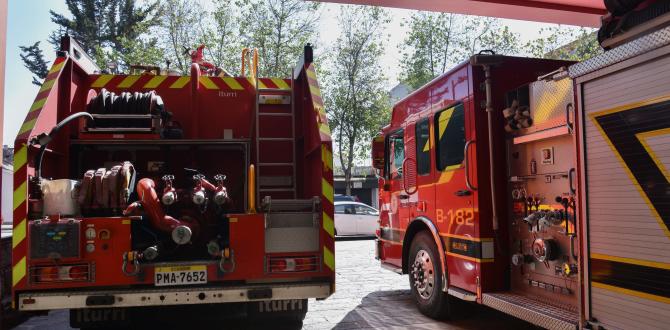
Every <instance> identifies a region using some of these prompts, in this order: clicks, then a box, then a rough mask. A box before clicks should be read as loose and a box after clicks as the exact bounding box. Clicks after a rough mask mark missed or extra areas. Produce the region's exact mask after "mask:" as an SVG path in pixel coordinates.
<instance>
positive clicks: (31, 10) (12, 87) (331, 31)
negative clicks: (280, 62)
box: [2, 0, 553, 145]
mask: <svg viewBox="0 0 670 330" xmlns="http://www.w3.org/2000/svg"><path fill="white" fill-rule="evenodd" d="M201 1H203V2H207V1H205V0H201ZM205 6H206V5H205ZM339 6H340V5H337V4H325V5H324V6H322V8H321V10H322V12H321V21H320V25H319V38H320V40H318V41H317V44H319V45H328V44H330V43H332V42H334V41H335V39H336V38H337V34H338V29H337V14H338V8H339ZM49 10H53V11H55V12H57V13H67V6H66V5H65V1H64V0H39V1H37V0H30V1H27V0H9V13H8V22H7V24H8V25H7V34H8V35H7V56H6V61H7V62H6V67H5V77H4V78H5V104H4V106H5V112H4V116H5V117H4V130H3V133H4V134H3V141H2V142H3V144H9V145H13V144H14V138H15V137H16V133H17V132H18V129H19V127H20V126H21V124H22V123H23V120H24V118H25V116H26V114H27V112H28V109H29V108H30V105H31V104H32V102H33V100H34V98H35V96H36V95H37V91H38V89H39V87H38V86H35V85H33V84H32V75H31V73H30V72H29V71H28V70H27V69H26V68H25V67H24V66H23V63H22V62H21V59H20V57H19V54H20V51H19V46H27V45H32V44H33V43H35V42H36V41H41V43H40V45H41V46H42V50H43V51H44V54H45V56H46V59H47V61H48V62H49V66H50V63H51V62H52V61H53V60H54V58H55V51H54V50H53V49H52V48H51V45H50V44H48V42H47V38H48V37H49V34H50V33H51V31H53V30H55V29H56V25H55V24H54V23H52V22H51V19H50V15H49ZM390 13H391V17H392V22H391V24H389V26H388V29H387V32H388V34H389V35H390V36H391V40H390V43H389V44H388V45H387V48H386V54H385V55H384V56H383V57H382V59H381V62H382V67H384V68H387V71H386V72H385V73H386V76H387V78H388V86H389V89H390V88H391V87H393V86H395V84H397V82H398V81H397V76H398V74H399V62H400V56H401V55H400V51H399V48H398V44H399V43H400V42H402V40H403V39H404V38H405V35H406V32H407V29H406V28H404V27H401V26H400V25H401V24H400V23H401V22H402V20H403V19H404V18H407V17H409V16H410V15H411V13H412V11H410V10H404V9H390ZM503 24H505V25H507V26H509V27H510V29H511V30H512V32H516V33H519V35H520V37H521V40H522V41H523V42H525V41H528V40H532V39H535V38H537V37H538V35H539V34H538V31H539V30H540V29H541V28H542V27H547V26H552V25H553V24H543V23H534V22H524V21H518V20H509V19H504V20H503Z"/></svg>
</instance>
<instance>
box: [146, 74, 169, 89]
mask: <svg viewBox="0 0 670 330" xmlns="http://www.w3.org/2000/svg"><path fill="white" fill-rule="evenodd" d="M165 79H167V76H155V77H153V78H151V79H150V80H149V81H147V83H146V84H144V88H156V87H158V86H160V84H161V83H162V82H163V81H164V80H165Z"/></svg>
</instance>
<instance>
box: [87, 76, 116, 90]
mask: <svg viewBox="0 0 670 330" xmlns="http://www.w3.org/2000/svg"><path fill="white" fill-rule="evenodd" d="M112 78H114V75H111V74H103V75H101V76H99V77H98V79H96V80H95V81H94V82H93V83H92V84H91V87H96V88H97V87H105V85H107V83H108V82H109V81H110V80H112Z"/></svg>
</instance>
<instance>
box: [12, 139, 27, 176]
mask: <svg viewBox="0 0 670 330" xmlns="http://www.w3.org/2000/svg"><path fill="white" fill-rule="evenodd" d="M27 161H28V147H26V146H25V145H23V146H21V148H19V150H15V151H14V170H15V171H16V170H18V169H20V168H21V167H22V166H23V165H25V164H26V162H27Z"/></svg>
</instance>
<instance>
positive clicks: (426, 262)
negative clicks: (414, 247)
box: [410, 250, 435, 299]
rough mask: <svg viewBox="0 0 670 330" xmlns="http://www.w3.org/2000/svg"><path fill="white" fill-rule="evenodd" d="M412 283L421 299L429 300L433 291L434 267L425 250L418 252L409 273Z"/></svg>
mask: <svg viewBox="0 0 670 330" xmlns="http://www.w3.org/2000/svg"><path fill="white" fill-rule="evenodd" d="M410 276H411V279H412V283H413V285H414V287H415V288H416V291H417V292H418V293H419V296H420V297H421V298H422V299H429V298H430V297H431V296H432V294H433V290H435V267H434V265H433V260H432V259H431V258H430V255H429V254H428V252H426V251H425V250H419V251H418V252H417V253H416V257H415V258H414V263H413V264H412V269H411V272H410Z"/></svg>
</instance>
